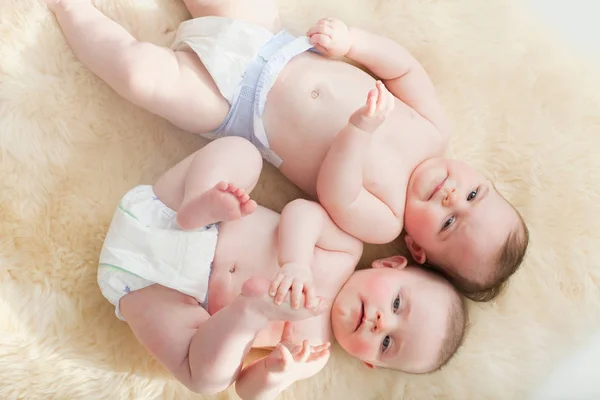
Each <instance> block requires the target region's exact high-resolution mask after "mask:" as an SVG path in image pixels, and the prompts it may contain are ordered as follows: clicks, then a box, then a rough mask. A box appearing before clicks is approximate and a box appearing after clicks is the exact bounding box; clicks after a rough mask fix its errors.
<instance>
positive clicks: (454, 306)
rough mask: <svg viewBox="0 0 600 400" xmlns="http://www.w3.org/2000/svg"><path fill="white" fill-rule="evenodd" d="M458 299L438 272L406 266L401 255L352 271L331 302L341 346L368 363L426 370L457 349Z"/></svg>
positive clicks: (461, 320) (461, 308) (462, 313)
mask: <svg viewBox="0 0 600 400" xmlns="http://www.w3.org/2000/svg"><path fill="white" fill-rule="evenodd" d="M466 321H467V312H466V309H465V304H464V301H463V298H462V297H461V296H460V294H459V293H458V291H457V290H456V289H455V288H454V287H453V286H452V285H451V284H450V283H449V282H448V281H447V280H446V279H444V278H443V277H442V276H440V275H438V274H437V273H435V272H432V271H427V270H424V269H422V268H419V267H407V266H406V258H404V257H401V256H395V257H390V258H386V259H382V260H377V261H374V262H373V268H369V269H364V270H359V271H356V272H355V273H354V274H353V275H352V276H351V277H350V279H349V280H348V281H347V282H346V284H345V285H344V287H342V290H341V291H340V292H339V293H338V295H337V297H336V298H335V300H334V302H333V307H332V310H331V322H332V327H333V333H334V335H335V338H336V340H337V341H338V342H339V344H340V346H342V348H343V349H344V350H346V351H347V352H348V353H349V354H350V355H352V356H354V357H357V358H359V359H360V360H362V361H363V362H364V363H365V364H366V365H367V366H369V367H383V368H391V369H396V370H400V371H404V372H408V373H427V372H431V371H435V370H436V369H438V368H440V367H441V366H443V365H444V364H445V363H446V362H447V361H448V360H449V359H450V358H451V357H452V355H453V354H454V353H455V352H456V350H457V349H458V347H459V346H460V344H461V343H462V339H463V336H464V332H465V325H466Z"/></svg>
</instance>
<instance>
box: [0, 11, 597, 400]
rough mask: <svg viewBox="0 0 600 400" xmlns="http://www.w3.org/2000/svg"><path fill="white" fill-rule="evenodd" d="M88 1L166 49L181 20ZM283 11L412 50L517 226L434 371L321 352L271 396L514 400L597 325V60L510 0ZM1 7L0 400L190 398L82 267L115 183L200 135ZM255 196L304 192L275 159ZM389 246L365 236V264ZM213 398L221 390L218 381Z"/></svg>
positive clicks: (54, 29) (47, 22) (40, 16)
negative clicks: (498, 283) (515, 268)
mask: <svg viewBox="0 0 600 400" xmlns="http://www.w3.org/2000/svg"><path fill="white" fill-rule="evenodd" d="M96 4H97V6H98V7H99V8H100V9H101V10H102V11H104V12H105V13H106V14H107V15H109V16H110V17H111V18H113V19H115V20H117V21H118V22H119V23H121V24H122V25H124V26H125V27H126V28H127V29H129V30H130V31H131V32H132V33H133V34H134V35H135V36H136V37H137V38H139V39H141V40H145V41H150V42H154V43H157V44H161V45H169V44H170V42H171V41H172V39H173V32H174V30H175V29H176V28H177V26H178V23H179V22H180V21H181V20H183V19H185V18H187V15H186V12H185V10H184V9H183V7H182V6H181V4H180V3H179V2H178V1H173V0H146V1H135V0H110V1H108V0H104V1H100V0H99V1H97V2H96ZM280 6H281V12H282V15H283V18H284V22H285V24H286V25H287V27H288V28H289V29H290V30H291V31H293V32H295V33H299V34H302V33H303V32H305V30H306V29H307V28H308V27H309V26H310V25H311V24H312V23H313V22H315V21H317V20H318V19H319V18H321V17H323V16H326V15H331V16H336V17H339V18H341V19H343V20H345V21H347V22H348V23H349V24H355V25H359V26H362V27H364V28H368V29H371V30H374V31H378V32H380V33H383V34H386V35H388V36H390V37H392V38H394V39H396V40H398V41H400V42H401V43H403V44H404V45H405V46H406V47H407V48H408V49H409V50H411V51H412V52H413V54H414V55H415V56H416V57H417V58H418V59H419V60H420V61H421V62H422V63H423V65H424V66H425V68H426V69H427V70H428V72H429V73H430V75H431V77H432V79H433V80H434V82H435V84H436V86H437V88H438V91H439V94H440V98H441V100H442V102H443V103H444V106H445V108H446V110H447V112H448V115H449V116H450V118H451V120H452V122H453V128H454V129H453V138H452V143H451V148H450V150H449V155H450V156H453V157H460V158H462V159H466V160H469V161H470V162H472V163H474V164H475V165H476V166H478V167H480V168H481V169H482V170H483V171H485V173H486V174H487V175H489V177H491V178H493V179H494V180H495V181H496V185H497V187H498V189H500V190H501V192H502V193H503V194H505V196H506V197H507V198H508V199H510V200H511V201H512V202H514V204H515V205H516V206H517V208H519V209H520V210H521V211H522V213H523V214H524V216H525V218H526V220H527V221H528V223H529V228H530V231H531V245H530V249H529V254H528V256H527V258H526V261H525V263H524V265H523V266H522V268H521V270H520V271H519V272H518V273H517V274H516V275H515V276H514V278H513V279H512V280H511V282H510V285H509V286H508V289H507V290H506V291H505V293H504V294H503V295H502V296H501V297H500V298H498V299H497V300H496V301H494V302H491V303H487V304H470V305H469V309H470V319H471V327H470V328H469V332H468V337H467V339H466V342H465V344H464V347H463V348H462V349H461V350H460V351H459V353H458V354H457V356H456V357H455V358H454V360H453V361H452V362H451V363H450V364H449V365H448V366H447V367H446V368H444V369H443V370H441V371H439V372H437V373H435V374H431V375H422V376H410V375H406V374H402V373H398V372H391V371H383V370H368V369H367V368H365V367H363V366H362V364H361V363H359V362H358V361H356V360H353V359H351V358H350V357H348V356H347V355H345V354H344V353H343V352H342V351H341V350H340V349H339V348H338V347H337V346H336V347H335V348H334V357H332V361H331V362H330V363H329V365H328V366H327V368H326V369H325V370H324V371H323V372H322V373H320V374H319V375H318V376H316V377H314V378H313V379H311V380H308V381H303V382H300V383H298V384H297V385H295V386H294V387H292V388H291V389H289V390H288V391H286V392H285V393H284V394H283V396H282V398H283V399H341V398H348V399H361V400H367V399H382V398H394V399H405V400H412V399H465V400H466V399H525V398H528V397H529V395H530V394H531V393H532V392H533V390H534V389H535V388H536V387H537V386H538V383H539V382H542V381H543V379H544V377H545V376H546V375H547V374H548V373H549V372H550V371H551V370H552V368H553V365H554V363H555V362H557V361H558V360H560V359H561V358H562V357H563V356H564V355H565V354H567V352H569V351H570V350H571V349H573V348H576V347H578V345H579V343H584V341H586V340H587V338H588V336H589V334H588V332H590V330H591V329H592V328H593V327H594V326H596V325H597V324H598V322H599V317H600V268H599V267H600V265H599V264H600V252H598V251H597V250H594V248H598V245H599V244H600V229H599V228H600V195H599V194H600V191H599V190H598V187H599V186H600V158H598V156H597V155H596V154H595V151H593V149H594V148H596V149H598V148H600V114H599V113H598V110H600V94H599V92H600V81H599V79H598V74H597V73H596V72H594V71H593V69H592V67H591V66H590V65H588V64H587V63H586V62H584V61H583V60H579V59H577V58H575V56H573V55H572V54H571V53H570V52H569V49H567V48H565V47H561V46H562V45H561V44H557V41H556V40H555V39H554V38H553V37H552V35H551V34H550V33H549V32H547V31H546V29H545V28H544V27H542V26H539V25H538V24H537V23H535V22H534V19H533V18H532V17H531V16H528V15H527V14H526V13H524V12H522V11H521V10H520V5H519V4H518V2H516V1H507V0H486V1H478V0H452V1H450V0H446V1H442V0H432V1H425V0H350V1H348V0H345V1H341V0H328V1H326V2H323V1H317V0H308V1H306V0H305V1H300V0H285V1H284V0H282V1H280ZM0 15H2V18H1V21H0V176H2V190H0V398H3V399H17V398H27V399H47V398H54V399H56V398H61V399H109V398H110V399H125V398H136V399H137V398H139V399H160V398H165V399H170V398H181V399H185V398H202V396H195V395H192V394H190V393H189V392H188V391H187V389H185V388H184V387H183V386H181V385H180V384H178V383H177V382H176V381H175V380H174V379H172V378H171V377H170V376H169V375H168V374H167V373H166V372H165V370H163V369H162V368H161V367H160V366H159V365H158V364H157V363H156V362H155V361H154V360H153V359H152V358H151V357H150V356H148V355H147V353H146V352H145V350H144V349H143V348H142V347H141V346H140V345H139V344H137V342H136V340H135V338H134V337H133V335H132V334H131V332H130V330H129V329H128V327H127V325H126V324H125V323H123V322H120V321H118V320H117V319H116V318H115V316H114V314H113V313H114V309H113V307H112V306H111V305H110V304H109V303H108V301H106V300H105V299H104V298H103V297H102V296H101V294H100V291H99V289H98V287H97V285H96V264H97V257H98V254H99V251H100V248H101V246H102V240H103V237H104V234H105V232H106V230H107V228H108V223H109V221H110V219H111V216H112V213H113V211H114V207H115V206H116V204H117V202H118V199H119V198H120V197H121V196H122V195H123V194H124V193H125V191H126V190H127V189H129V188H130V187H132V186H133V185H136V184H140V183H151V182H153V180H154V179H155V178H156V177H157V176H158V175H159V174H160V173H161V172H163V171H165V170H166V169H167V168H168V167H170V166H171V165H173V164H174V163H175V162H177V161H178V160H180V159H182V158H183V157H185V156H186V155H187V154H189V153H191V152H192V151H194V150H195V149H197V148H199V147H200V146H202V145H203V144H204V143H205V141H204V140H202V139H200V138H198V137H196V136H194V135H191V134H188V133H185V132H182V131H181V130H178V129H176V128H174V127H173V126H171V125H170V124H168V123H167V122H165V121H163V120H161V119H160V118H158V117H155V116H152V115H150V114H148V113H147V112H144V111H143V110H141V109H139V108H137V107H135V106H133V105H131V104H129V103H127V102H126V101H125V100H122V99H120V98H119V97H118V96H117V95H116V94H115V93H114V92H113V91H112V90H110V89H109V88H108V87H107V86H106V85H105V84H104V83H102V82H101V81H100V80H99V79H97V78H96V77H95V76H94V75H92V74H91V73H90V72H89V71H88V70H87V69H86V68H85V67H83V66H82V65H81V64H80V63H79V62H78V61H77V60H76V59H75V57H74V56H73V54H72V52H71V51H70V50H69V48H68V47H67V45H66V42H65V40H64V38H63V36H62V33H61V32H60V30H59V28H58V25H57V23H56V20H55V19H54V17H53V16H52V15H51V14H50V13H49V12H48V11H47V10H46V8H45V6H44V5H43V4H41V2H39V1H37V0H2V1H1V2H0ZM255 194H256V196H255V197H256V199H257V200H258V201H259V202H261V203H262V204H264V205H265V206H268V207H271V208H274V209H276V210H281V208H282V206H283V205H284V204H285V203H286V202H287V201H289V200H291V199H293V198H294V197H297V196H299V195H301V194H300V193H299V192H298V191H297V189H295V188H294V187H293V186H292V185H290V184H289V183H287V182H286V181H285V180H284V179H283V178H282V177H281V176H280V175H279V173H278V172H276V171H275V170H274V169H273V168H271V167H270V166H269V167H267V168H266V170H265V172H264V173H263V178H262V180H261V182H260V184H259V186H258V187H257V190H256V193H255ZM490 229H493V227H490ZM396 248H400V247H399V246H397V245H396V244H392V245H388V246H382V247H375V246H369V247H368V249H367V252H366V254H365V257H364V259H363V265H367V264H368V263H369V262H370V261H371V260H373V259H374V258H375V257H376V256H384V255H388V254H391V253H392V252H394V251H396ZM596 385H598V384H597V383H596ZM216 398H223V399H225V398H236V396H235V394H234V391H233V390H232V389H230V390H229V391H228V392H226V393H223V394H221V395H219V396H216ZM571 398H576V396H574V397H571Z"/></svg>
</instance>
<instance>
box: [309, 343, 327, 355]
mask: <svg viewBox="0 0 600 400" xmlns="http://www.w3.org/2000/svg"><path fill="white" fill-rule="evenodd" d="M330 347H331V343H329V342H326V343H323V344H319V345H316V346H313V347H312V352H313V353H319V352H321V351H323V350H327V349H328V348H330Z"/></svg>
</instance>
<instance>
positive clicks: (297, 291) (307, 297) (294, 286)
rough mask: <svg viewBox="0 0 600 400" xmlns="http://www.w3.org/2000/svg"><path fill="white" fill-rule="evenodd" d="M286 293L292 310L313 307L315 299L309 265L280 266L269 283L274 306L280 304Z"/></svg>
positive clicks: (292, 264)
mask: <svg viewBox="0 0 600 400" xmlns="http://www.w3.org/2000/svg"><path fill="white" fill-rule="evenodd" d="M288 292H290V304H291V306H292V309H298V308H299V307H300V306H301V305H304V307H306V308H313V307H314V306H315V304H316V303H317V299H316V298H315V288H314V285H313V283H312V272H311V270H310V265H303V264H298V263H287V264H284V265H282V266H281V268H280V269H279V272H278V273H277V275H275V278H274V279H273V281H272V282H271V286H270V287H269V295H270V296H271V297H274V298H275V299H274V300H275V304H281V303H282V302H283V300H284V299H285V296H286V294H287V293H288ZM303 297H304V298H303Z"/></svg>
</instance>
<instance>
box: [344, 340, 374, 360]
mask: <svg viewBox="0 0 600 400" xmlns="http://www.w3.org/2000/svg"><path fill="white" fill-rule="evenodd" d="M348 347H349V349H348V350H349V352H350V353H352V355H354V356H355V357H359V358H362V359H365V358H367V359H368V358H370V355H371V354H370V353H371V352H372V350H371V349H372V348H373V345H372V344H371V343H369V342H368V341H366V340H364V339H358V340H354V341H352V343H350V346H348Z"/></svg>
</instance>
